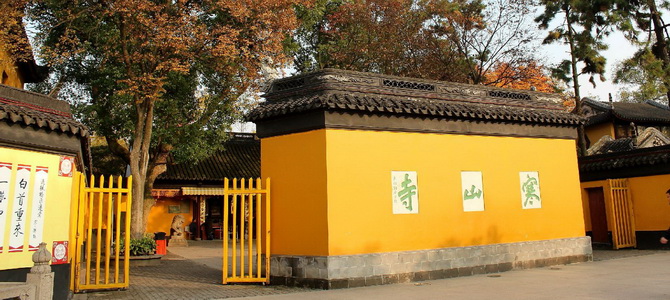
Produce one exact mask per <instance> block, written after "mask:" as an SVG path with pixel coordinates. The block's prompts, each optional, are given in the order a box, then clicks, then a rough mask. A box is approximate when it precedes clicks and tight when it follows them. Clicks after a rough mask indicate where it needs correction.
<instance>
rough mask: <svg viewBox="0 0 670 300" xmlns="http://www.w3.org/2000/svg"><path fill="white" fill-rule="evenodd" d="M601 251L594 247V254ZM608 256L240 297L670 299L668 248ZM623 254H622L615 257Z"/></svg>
mask: <svg viewBox="0 0 670 300" xmlns="http://www.w3.org/2000/svg"><path fill="white" fill-rule="evenodd" d="M599 252H603V251H602V250H596V252H595V253H594V255H596V256H597V255H598V254H599ZM605 255H606V256H605V257H607V258H610V259H608V260H600V259H597V260H596V261H594V262H587V263H578V264H571V265H559V266H552V267H547V268H538V269H525V270H518V271H509V272H504V273H497V274H482V275H475V276H469V277H458V278H450V279H442V280H432V281H422V282H414V283H401V284H393V285H383V286H372V287H362V288H351V289H342V290H330V291H312V292H307V293H295V294H288V295H272V296H265V297H251V298H244V300H288V299H290V300H340V299H365V300H395V299H422V300H423V299H428V300H431V299H436V300H437V299H440V300H441V299H459V300H469V299H473V300H478V299H497V300H506V299H510V300H511V299H514V300H525V299H528V300H531V299H532V300H544V299H546V300H549V299H552V300H553V299H607V300H610V299H614V300H617V299H621V300H629V299H652V300H653V299H670V252H668V251H664V252H660V253H659V252H658V251H638V250H621V251H617V252H613V251H610V252H605ZM618 255H621V256H618Z"/></svg>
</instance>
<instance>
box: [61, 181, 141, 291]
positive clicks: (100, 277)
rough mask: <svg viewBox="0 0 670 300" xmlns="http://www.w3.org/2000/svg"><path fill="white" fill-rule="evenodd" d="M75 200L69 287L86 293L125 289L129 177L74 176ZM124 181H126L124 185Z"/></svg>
mask: <svg viewBox="0 0 670 300" xmlns="http://www.w3.org/2000/svg"><path fill="white" fill-rule="evenodd" d="M76 176H77V177H78V178H75V180H78V189H77V191H75V193H74V197H77V198H76V199H74V200H76V201H73V202H76V204H75V205H73V211H72V214H71V218H72V220H71V222H70V224H73V226H75V227H74V228H73V230H72V231H71V232H74V236H73V237H72V238H71V241H74V248H73V251H72V252H73V253H72V254H71V255H72V257H73V263H72V273H71V274H73V276H72V280H71V284H70V285H71V288H72V289H73V290H74V291H75V292H80V291H85V290H102V289H123V288H127V287H128V284H129V281H130V277H129V271H130V269H129V257H130V255H129V254H130V247H125V249H123V251H122V248H123V245H128V244H129V241H130V230H129V229H130V207H131V204H132V203H131V202H132V196H131V195H132V192H131V187H132V177H128V178H126V179H125V180H124V179H123V178H122V177H121V176H119V177H117V178H116V180H114V179H115V178H114V177H113V176H110V177H109V179H108V180H107V183H105V178H104V177H103V176H100V177H99V179H98V181H96V179H95V177H94V176H91V178H90V180H89V181H88V186H87V185H86V179H85V176H83V175H81V174H77V175H76ZM124 181H125V182H124Z"/></svg>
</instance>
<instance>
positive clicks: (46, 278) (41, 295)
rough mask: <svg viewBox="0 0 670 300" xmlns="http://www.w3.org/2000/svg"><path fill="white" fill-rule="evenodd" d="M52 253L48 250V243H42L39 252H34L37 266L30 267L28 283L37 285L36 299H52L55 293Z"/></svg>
mask: <svg viewBox="0 0 670 300" xmlns="http://www.w3.org/2000/svg"><path fill="white" fill-rule="evenodd" d="M49 261H51V253H49V250H47V244H46V243H44V242H42V243H40V246H39V249H37V252H35V253H33V262H34V263H35V266H34V267H32V268H31V269H30V273H28V275H27V278H26V283H28V284H32V285H34V286H35V299H37V300H51V299H52V298H53V294H54V273H53V272H51V266H49Z"/></svg>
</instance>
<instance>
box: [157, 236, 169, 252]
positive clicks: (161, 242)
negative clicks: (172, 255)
mask: <svg viewBox="0 0 670 300" xmlns="http://www.w3.org/2000/svg"><path fill="white" fill-rule="evenodd" d="M156 254H158V255H165V254H167V250H166V249H165V240H156Z"/></svg>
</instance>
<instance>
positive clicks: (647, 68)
mask: <svg viewBox="0 0 670 300" xmlns="http://www.w3.org/2000/svg"><path fill="white" fill-rule="evenodd" d="M668 81H670V77H668V76H666V74H665V70H664V69H663V62H662V61H661V60H660V59H658V58H657V57H656V56H655V55H654V54H653V53H652V52H651V49H650V48H648V47H644V48H642V49H640V50H639V51H637V53H635V55H634V56H633V57H631V58H629V59H627V60H625V61H623V62H622V63H621V64H619V65H618V66H617V69H616V73H615V75H614V82H615V83H625V84H628V85H629V86H631V88H627V89H622V90H620V91H619V98H620V99H621V100H622V101H626V102H643V101H646V100H650V99H659V98H665V97H666V95H667V92H668V89H667V86H668Z"/></svg>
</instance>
